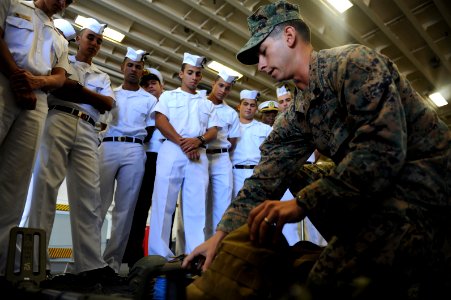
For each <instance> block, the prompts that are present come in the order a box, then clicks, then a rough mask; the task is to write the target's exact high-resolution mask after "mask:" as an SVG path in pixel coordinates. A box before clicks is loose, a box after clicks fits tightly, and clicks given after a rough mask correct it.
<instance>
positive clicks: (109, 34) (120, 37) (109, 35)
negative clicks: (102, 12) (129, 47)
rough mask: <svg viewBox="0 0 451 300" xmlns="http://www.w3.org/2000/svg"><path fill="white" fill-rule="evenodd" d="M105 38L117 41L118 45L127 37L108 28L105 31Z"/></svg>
mask: <svg viewBox="0 0 451 300" xmlns="http://www.w3.org/2000/svg"><path fill="white" fill-rule="evenodd" d="M103 36H105V37H107V38H109V39H112V40H113V41H116V42H118V43H120V42H122V40H123V39H124V38H125V35H123V34H122V33H120V32H119V31H117V30H114V29H111V28H108V27H107V28H105V30H104V31H103Z"/></svg>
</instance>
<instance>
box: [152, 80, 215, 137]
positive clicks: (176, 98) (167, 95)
mask: <svg viewBox="0 0 451 300" xmlns="http://www.w3.org/2000/svg"><path fill="white" fill-rule="evenodd" d="M154 111H157V112H159V113H162V114H163V115H165V116H166V117H167V118H168V120H169V122H170V123H171V125H172V127H174V129H175V131H176V132H177V133H178V134H179V135H181V136H182V137H184V138H191V137H197V136H199V135H202V134H204V133H205V132H206V130H207V128H211V127H214V126H217V127H221V121H220V120H219V118H218V116H217V114H216V111H215V108H214V105H213V102H211V101H210V100H207V99H206V98H205V97H204V96H202V95H200V94H199V93H197V94H190V93H187V92H184V91H183V90H182V89H181V88H178V89H176V90H172V91H165V92H163V93H162V94H161V96H160V99H159V101H158V103H157V105H156V106H155V109H154Z"/></svg>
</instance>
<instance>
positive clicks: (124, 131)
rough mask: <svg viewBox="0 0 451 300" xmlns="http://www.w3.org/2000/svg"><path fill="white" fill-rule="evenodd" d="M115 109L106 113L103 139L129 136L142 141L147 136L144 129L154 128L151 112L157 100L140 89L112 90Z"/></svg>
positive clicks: (119, 88)
mask: <svg viewBox="0 0 451 300" xmlns="http://www.w3.org/2000/svg"><path fill="white" fill-rule="evenodd" d="M114 94H115V98H116V107H114V108H113V109H112V110H111V111H109V112H106V113H105V115H107V114H108V116H106V118H105V119H106V120H109V121H108V124H107V128H106V131H105V134H104V137H114V136H129V137H135V138H138V139H142V140H143V139H144V138H145V137H146V136H147V130H146V127H149V126H155V118H154V114H152V113H151V112H152V110H153V109H154V107H155V104H156V103H157V98H155V97H154V96H153V95H151V94H149V93H148V92H146V91H145V90H143V89H142V88H141V87H140V88H139V90H137V91H129V90H124V89H122V86H120V87H118V88H116V89H114Z"/></svg>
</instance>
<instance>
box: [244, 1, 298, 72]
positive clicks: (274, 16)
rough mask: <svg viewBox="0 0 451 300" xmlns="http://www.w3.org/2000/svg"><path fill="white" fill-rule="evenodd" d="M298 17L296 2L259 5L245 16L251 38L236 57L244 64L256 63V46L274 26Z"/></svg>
mask: <svg viewBox="0 0 451 300" xmlns="http://www.w3.org/2000/svg"><path fill="white" fill-rule="evenodd" d="M299 19H301V16H300V14H299V7H298V6H297V5H296V4H292V3H289V2H287V1H284V0H279V1H277V2H275V3H270V4H267V5H263V6H260V7H259V8H258V9H257V10H256V11H255V12H254V13H253V14H252V16H250V17H249V18H247V24H248V26H249V32H250V33H251V38H250V39H249V41H247V43H246V44H245V45H244V46H243V47H242V48H241V49H240V51H238V53H237V55H236V58H237V59H238V60H239V61H240V62H241V63H243V64H245V65H254V64H256V63H258V56H257V50H258V48H257V46H259V45H260V43H261V42H263V41H264V40H265V38H266V37H268V35H269V34H270V33H271V31H272V30H273V29H274V27H275V26H276V25H278V24H280V23H283V22H286V21H290V20H299Z"/></svg>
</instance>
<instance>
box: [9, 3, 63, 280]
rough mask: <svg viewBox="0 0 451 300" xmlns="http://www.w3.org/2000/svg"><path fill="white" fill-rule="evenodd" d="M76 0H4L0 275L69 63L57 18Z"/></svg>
mask: <svg viewBox="0 0 451 300" xmlns="http://www.w3.org/2000/svg"><path fill="white" fill-rule="evenodd" d="M70 2H72V1H57V0H52V1H49V0H47V1H44V0H36V1H13V0H2V1H0V39H1V40H2V42H1V43H0V48H1V51H0V60H1V62H2V63H1V64H2V70H1V72H0V165H1V168H0V198H1V205H2V209H1V213H0V228H1V229H2V230H1V232H0V276H3V275H4V274H5V268H6V260H7V253H8V250H7V249H8V244H9V232H10V229H11V228H13V227H15V226H17V225H18V224H19V222H20V219H21V216H22V212H23V209H24V205H25V201H26V198H27V191H28V186H29V183H30V178H31V173H32V169H33V164H34V161H35V157H36V154H37V152H38V149H39V143H40V141H41V134H42V131H43V129H44V123H45V118H46V116H47V112H48V108H47V93H46V92H45V91H47V90H49V89H52V88H57V87H61V86H62V85H63V83H64V80H65V79H66V70H67V69H68V68H69V62H68V47H67V41H65V40H64V38H63V37H62V36H61V34H60V33H59V32H58V31H57V29H56V28H55V27H54V25H53V22H52V19H51V18H52V16H53V15H54V14H56V13H59V12H61V11H62V10H64V9H65V8H66V7H67V6H68V5H69V4H70ZM50 4H51V5H50Z"/></svg>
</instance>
